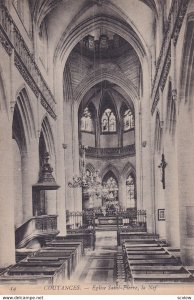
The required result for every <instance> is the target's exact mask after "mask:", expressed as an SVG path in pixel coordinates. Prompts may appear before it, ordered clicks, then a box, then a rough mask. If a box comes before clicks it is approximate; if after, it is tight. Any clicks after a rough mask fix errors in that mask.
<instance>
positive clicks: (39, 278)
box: [0, 275, 57, 285]
mask: <svg viewBox="0 0 194 300" xmlns="http://www.w3.org/2000/svg"><path fill="white" fill-rule="evenodd" d="M5 284H8V285H11V284H22V285H24V284H28V285H37V284H40V285H53V284H57V280H55V278H54V277H53V276H52V275H22V276H21V275H13V276H10V275H7V276H6V275H4V276H1V280H0V285H5Z"/></svg>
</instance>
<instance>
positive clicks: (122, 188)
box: [119, 176, 127, 209]
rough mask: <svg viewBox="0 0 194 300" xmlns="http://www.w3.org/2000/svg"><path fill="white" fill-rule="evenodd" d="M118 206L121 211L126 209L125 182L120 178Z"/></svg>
mask: <svg viewBox="0 0 194 300" xmlns="http://www.w3.org/2000/svg"><path fill="white" fill-rule="evenodd" d="M119 204H120V206H121V208H122V209H126V208H127V202H126V180H125V179H124V178H123V177H122V176H121V178H120V180H119Z"/></svg>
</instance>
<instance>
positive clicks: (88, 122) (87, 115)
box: [81, 107, 94, 132]
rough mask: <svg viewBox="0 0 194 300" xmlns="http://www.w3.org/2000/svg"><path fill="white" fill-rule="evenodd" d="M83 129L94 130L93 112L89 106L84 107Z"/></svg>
mask: <svg viewBox="0 0 194 300" xmlns="http://www.w3.org/2000/svg"><path fill="white" fill-rule="evenodd" d="M81 131H87V132H93V131H94V128H93V121H92V114H91V112H90V111H89V109H88V107H86V108H85V109H84V112H83V115H82V117H81Z"/></svg>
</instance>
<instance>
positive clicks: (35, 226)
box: [15, 215, 59, 247]
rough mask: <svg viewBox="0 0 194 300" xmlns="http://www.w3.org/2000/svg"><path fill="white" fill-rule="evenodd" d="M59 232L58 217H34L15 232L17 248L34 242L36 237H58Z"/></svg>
mask: <svg viewBox="0 0 194 300" xmlns="http://www.w3.org/2000/svg"><path fill="white" fill-rule="evenodd" d="M58 232H59V231H57V216H56V215H42V216H37V217H32V218H31V219H30V220H28V221H27V222H25V223H24V224H22V225H21V226H20V227H19V228H17V229H16V232H15V240H16V247H22V246H24V245H25V243H27V242H29V241H30V240H32V239H33V238H34V237H38V236H43V235H44V236H46V235H56V234H58Z"/></svg>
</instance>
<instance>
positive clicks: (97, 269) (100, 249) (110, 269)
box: [74, 231, 117, 284]
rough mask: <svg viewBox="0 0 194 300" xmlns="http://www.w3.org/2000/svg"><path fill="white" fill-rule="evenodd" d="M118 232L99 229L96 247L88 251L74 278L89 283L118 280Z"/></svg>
mask: <svg viewBox="0 0 194 300" xmlns="http://www.w3.org/2000/svg"><path fill="white" fill-rule="evenodd" d="M116 258H117V232H116V231H97V232H96V249H95V251H90V252H87V253H86V255H85V257H84V259H83V261H82V264H81V265H80V266H79V269H77V270H76V272H75V277H74V280H76V281H79V282H82V283H85V284H88V283H113V282H115V281H116V275H117V274H116Z"/></svg>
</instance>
